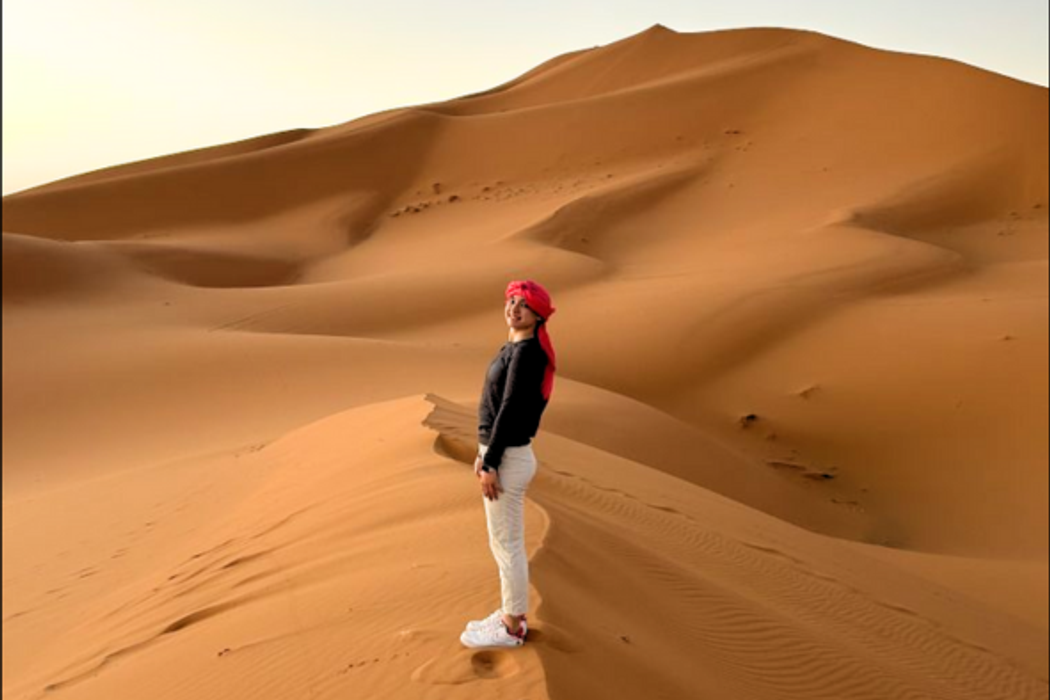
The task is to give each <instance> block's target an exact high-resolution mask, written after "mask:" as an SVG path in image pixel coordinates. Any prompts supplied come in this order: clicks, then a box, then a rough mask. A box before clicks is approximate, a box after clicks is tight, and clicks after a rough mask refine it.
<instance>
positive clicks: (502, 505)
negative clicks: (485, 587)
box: [480, 444, 537, 630]
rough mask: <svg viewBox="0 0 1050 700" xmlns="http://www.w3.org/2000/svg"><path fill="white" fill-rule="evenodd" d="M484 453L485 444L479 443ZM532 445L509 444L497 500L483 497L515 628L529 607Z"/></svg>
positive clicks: (491, 542) (508, 614) (506, 609)
mask: <svg viewBox="0 0 1050 700" xmlns="http://www.w3.org/2000/svg"><path fill="white" fill-rule="evenodd" d="M480 448H481V450H482V454H484V450H485V446H484V445H481V446H480ZM536 466H537V465H536V457H535V454H534V453H533V451H532V445H531V444H530V445H522V446H520V447H508V448H507V449H506V450H505V451H504V452H503V460H502V463H501V464H500V468H499V480H500V486H502V487H503V491H502V492H500V494H499V498H497V499H496V500H495V501H492V500H489V499H488V498H485V497H484V496H482V499H483V500H484V502H485V517H486V520H487V522H488V530H489V547H490V548H491V550H492V554H493V556H494V557H495V559H496V564H497V565H498V566H499V575H500V588H501V592H502V597H503V615H504V620H505V621H506V620H507V618H508V617H510V618H511V619H512V621H513V624H512V625H508V626H509V627H510V628H511V629H512V630H513V629H516V628H517V623H518V620H519V619H520V617H521V615H523V614H525V613H526V612H528V609H529V559H528V555H527V553H526V551H525V492H526V490H527V489H528V486H529V484H530V483H531V482H532V479H533V477H534V476H535V475H536Z"/></svg>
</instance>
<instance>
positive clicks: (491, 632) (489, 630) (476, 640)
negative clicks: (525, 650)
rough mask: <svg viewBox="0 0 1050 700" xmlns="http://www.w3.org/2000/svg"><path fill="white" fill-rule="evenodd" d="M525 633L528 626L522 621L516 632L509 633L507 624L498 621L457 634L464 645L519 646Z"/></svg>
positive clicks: (523, 640) (523, 641) (522, 642)
mask: <svg viewBox="0 0 1050 700" xmlns="http://www.w3.org/2000/svg"><path fill="white" fill-rule="evenodd" d="M527 634H528V628H527V627H526V626H525V623H524V621H523V622H522V623H521V629H520V630H518V634H511V633H510V632H509V631H507V626H506V625H505V624H503V623H502V622H500V623H498V624H495V625H489V626H487V627H481V628H480V629H474V630H464V631H463V634H461V635H459V641H460V642H462V643H463V646H465V647H520V646H521V645H522V644H524V643H525V636H526V635H527Z"/></svg>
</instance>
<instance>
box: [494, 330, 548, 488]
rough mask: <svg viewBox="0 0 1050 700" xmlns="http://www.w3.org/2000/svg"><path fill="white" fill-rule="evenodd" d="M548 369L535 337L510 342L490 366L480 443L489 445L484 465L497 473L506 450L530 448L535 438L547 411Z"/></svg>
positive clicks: (545, 357) (541, 348)
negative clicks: (545, 385) (496, 470)
mask: <svg viewBox="0 0 1050 700" xmlns="http://www.w3.org/2000/svg"><path fill="white" fill-rule="evenodd" d="M546 369H547V353H545V352H544V351H543V346H542V345H540V340H539V338H537V337H536V336H535V335H534V336H532V337H531V338H526V339H525V340H519V341H517V342H510V341H508V342H507V343H506V344H504V345H503V347H502V348H500V351H499V354H498V355H497V356H496V359H494V360H493V361H492V363H491V364H490V365H489V368H488V371H487V372H486V374H485V386H484V388H483V389H482V392H481V404H480V406H478V441H479V442H480V443H481V444H482V445H488V451H487V452H486V453H485V458H484V462H485V464H487V465H489V466H490V467H493V468H494V469H498V468H499V465H500V462H501V461H502V460H503V451H504V450H505V449H506V448H508V447H518V446H521V445H527V444H529V443H530V442H531V441H532V438H533V437H535V435H536V431H537V430H539V427H540V416H542V415H543V411H544V409H545V408H547V399H545V398H543V391H542V387H543V375H544V372H545V371H546Z"/></svg>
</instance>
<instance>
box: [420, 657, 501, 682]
mask: <svg viewBox="0 0 1050 700" xmlns="http://www.w3.org/2000/svg"><path fill="white" fill-rule="evenodd" d="M514 654H515V651H513V650H509V649H508V650H502V649H485V650H480V651H475V652H471V653H469V654H456V655H454V656H450V657H439V658H436V659H431V660H430V661H428V662H426V663H425V664H423V665H422V666H420V667H419V668H417V669H416V670H415V671H413V672H412V680H414V681H416V682H417V683H427V684H429V685H462V684H464V683H473V682H474V681H484V680H496V679H499V678H509V677H510V676H513V675H515V674H517V673H519V672H520V671H521V666H520V665H519V664H518V661H517V659H515V658H514Z"/></svg>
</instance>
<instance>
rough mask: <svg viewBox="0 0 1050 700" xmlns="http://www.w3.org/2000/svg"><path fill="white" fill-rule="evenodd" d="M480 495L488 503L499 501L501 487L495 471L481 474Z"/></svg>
mask: <svg viewBox="0 0 1050 700" xmlns="http://www.w3.org/2000/svg"><path fill="white" fill-rule="evenodd" d="M480 478H481V493H482V494H483V495H484V496H485V498H487V499H489V500H490V501H495V500H497V499H499V492H500V491H502V490H503V487H502V486H500V483H499V474H498V473H497V472H496V470H495V469H493V470H491V471H487V472H481V477H480Z"/></svg>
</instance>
